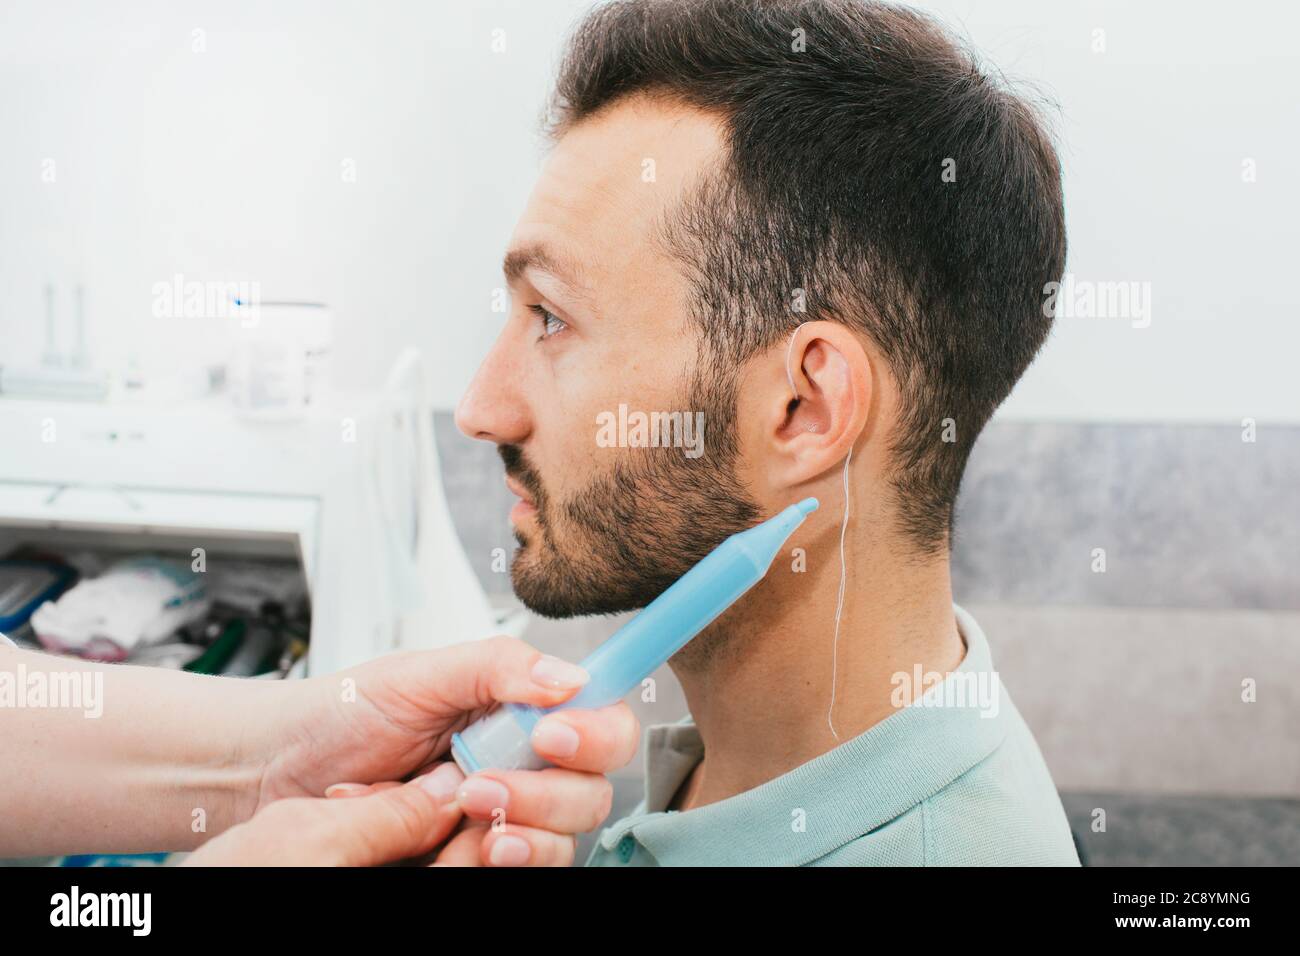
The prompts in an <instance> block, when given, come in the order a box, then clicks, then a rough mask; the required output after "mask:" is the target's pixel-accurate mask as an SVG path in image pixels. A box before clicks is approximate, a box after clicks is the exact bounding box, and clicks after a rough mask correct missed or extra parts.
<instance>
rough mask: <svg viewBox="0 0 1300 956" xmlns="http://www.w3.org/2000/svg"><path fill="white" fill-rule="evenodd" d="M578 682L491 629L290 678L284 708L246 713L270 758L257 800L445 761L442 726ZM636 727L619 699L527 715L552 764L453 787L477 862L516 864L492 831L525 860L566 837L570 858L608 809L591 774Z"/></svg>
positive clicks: (556, 849)
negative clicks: (473, 832)
mask: <svg viewBox="0 0 1300 956" xmlns="http://www.w3.org/2000/svg"><path fill="white" fill-rule="evenodd" d="M586 679H587V675H586V674H585V672H584V671H582V670H581V668H578V667H576V666H575V665H572V664H568V663H565V662H563V661H560V660H557V659H555V658H552V657H545V656H543V655H542V654H540V653H539V652H538V651H536V650H534V649H533V648H531V647H529V646H528V645H527V644H524V643H523V642H521V641H517V640H514V639H512V638H506V637H498V638H492V639H491V640H487V641H474V642H470V643H467V644H461V645H457V646H455V647H450V648H445V649H443V650H437V651H418V652H408V653H402V654H393V655H389V656H387V657H383V658H380V659H378V660H375V661H371V662H369V663H367V664H363V665H361V666H360V667H356V668H353V669H351V670H347V671H343V672H341V673H339V674H332V675H329V676H325V677H318V678H312V679H310V680H307V681H302V682H300V683H298V684H297V685H296V687H295V688H294V689H293V690H292V693H293V695H294V696H293V697H292V698H291V700H290V702H289V706H288V707H287V708H282V709H280V710H279V712H278V713H276V714H274V715H265V714H263V715H259V716H257V717H255V718H254V719H256V720H266V721H269V722H270V725H271V726H272V727H273V733H272V736H271V737H270V743H269V744H266V745H264V747H265V748H266V749H265V752H266V753H268V754H273V755H274V756H268V758H267V760H266V762H265V766H264V768H263V770H262V778H261V787H260V793H259V799H258V807H259V808H266V807H268V806H273V805H274V801H277V800H280V799H282V798H284V797H296V796H321V795H323V794H324V793H325V791H326V789H327V788H331V787H334V785H336V784H352V785H356V784H360V785H366V784H372V783H379V782H383V781H392V780H399V779H404V778H406V777H409V776H411V775H413V774H418V773H420V772H421V771H423V770H425V769H427V768H429V767H430V766H431V765H432V764H433V763H434V762H435V761H437V760H439V759H445V758H446V754H447V752H448V748H449V746H450V741H451V735H452V734H453V733H455V732H456V731H458V730H461V729H462V728H464V727H465V726H467V725H468V724H470V723H471V722H472V721H474V720H476V719H478V717H479V716H481V715H482V714H483V713H485V712H486V711H487V710H488V709H490V708H491V707H492V706H493V705H494V704H495V703H497V702H498V701H506V702H514V703H524V704H533V705H535V706H538V707H551V706H554V705H555V704H559V703H563V702H564V701H565V700H568V699H569V698H570V697H571V696H573V694H575V693H576V692H577V691H578V690H579V689H580V688H581V687H582V685H583V684H584V683H585V682H586ZM287 689H288V688H286V690H287ZM286 710H287V712H286ZM253 736H255V737H256V736H258V735H257V734H255V733H254V734H253ZM638 736H639V728H638V725H637V721H636V718H635V717H634V716H633V715H632V712H631V710H630V709H629V708H628V707H627V706H626V705H625V704H621V703H620V704H617V705H615V706H613V707H607V708H604V709H603V710H599V711H577V710H575V711H566V712H564V713H560V714H551V715H549V716H547V717H545V718H543V719H542V720H540V721H538V724H537V727H536V729H535V731H534V734H533V738H532V744H533V748H534V749H535V750H536V751H537V752H538V753H539V754H541V755H542V756H544V757H546V758H547V759H548V760H549V761H550V762H551V763H553V764H555V765H556V768H555V769H548V770H543V771H533V772H515V773H491V774H476V775H475V776H474V778H473V779H472V780H471V781H468V782H466V784H465V786H464V787H462V788H460V789H459V790H458V794H457V804H458V806H459V807H461V809H463V810H464V812H465V813H466V814H468V815H469V816H470V817H471V818H472V819H474V820H479V821H495V823H496V829H494V830H493V831H492V833H491V834H486V835H485V834H482V833H479V834H478V836H479V837H480V838H483V839H480V849H481V851H482V854H483V861H484V862H495V863H497V864H514V863H518V862H525V861H524V860H523V859H522V856H523V854H522V848H521V847H520V846H519V845H518V844H517V843H515V842H513V841H511V840H507V841H505V842H504V846H503V847H501V848H498V847H497V845H496V844H497V843H498V842H499V841H500V840H501V837H502V835H503V834H506V835H514V836H520V837H521V838H522V840H523V841H524V842H526V843H528V845H529V857H528V859H527V860H526V862H528V863H531V864H538V863H546V862H552V861H559V860H560V859H562V857H563V856H564V854H565V852H566V851H565V847H566V846H567V853H568V855H569V856H570V857H571V856H572V852H573V850H572V842H573V841H572V838H571V834H573V833H577V832H583V831H586V830H591V829H594V828H595V827H596V826H598V825H599V824H600V822H601V821H602V820H603V819H604V818H605V816H607V815H608V813H609V805H610V799H611V788H610V785H609V782H608V781H606V780H605V779H604V777H603V774H605V773H608V772H610V771H612V770H615V769H617V768H619V767H621V766H623V765H624V764H626V763H627V762H628V761H629V760H630V759H631V758H632V755H633V754H634V753H635V752H636V746H637V738H638ZM348 789H349V788H348V787H340V788H337V789H336V790H334V791H332V792H335V793H338V792H340V791H346V790H348ZM366 799H369V797H367V798H366ZM342 802H345V803H349V804H350V803H352V802H353V801H342ZM331 803H333V801H331ZM313 812H314V811H313ZM503 822H504V823H505V824H506V826H505V828H504V830H503V829H502V823H503ZM468 829H481V827H470V828H468ZM534 831H536V832H534ZM542 833H550V834H551V835H552V836H555V835H558V836H559V837H560V840H559V841H558V842H556V841H554V840H551V839H548V838H547V837H546V836H542V835H538V834H542ZM484 837H487V838H484ZM456 839H457V841H458V842H457V843H456V844H455V847H456V848H457V849H464V847H465V846H466V845H467V844H468V843H469V839H470V838H469V837H463V836H458V837H457V838H456ZM448 849H449V850H450V849H452V847H449V848H448ZM493 851H495V857H494V856H493ZM455 859H457V861H459V858H455Z"/></svg>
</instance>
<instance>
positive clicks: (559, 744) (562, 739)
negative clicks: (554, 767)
mask: <svg viewBox="0 0 1300 956" xmlns="http://www.w3.org/2000/svg"><path fill="white" fill-rule="evenodd" d="M580 742H581V741H579V740H578V732H577V731H576V730H574V729H573V728H572V727H570V726H569V725H568V724H566V723H565V722H564V721H562V720H560V719H559V718H558V717H543V718H542V719H541V720H539V721H538V722H537V726H536V727H534V728H533V749H534V750H537V751H539V752H541V753H547V754H550V755H551V756H552V757H572V756H573V755H574V754H576V753H577V752H578V744H579V743H580Z"/></svg>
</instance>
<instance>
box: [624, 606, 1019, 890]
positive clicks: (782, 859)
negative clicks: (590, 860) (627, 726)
mask: <svg viewBox="0 0 1300 956" xmlns="http://www.w3.org/2000/svg"><path fill="white" fill-rule="evenodd" d="M953 611H954V613H955V615H956V618H957V626H958V629H959V631H960V633H961V635H962V637H963V639H964V640H965V643H966V656H965V657H964V658H963V660H962V662H961V664H960V665H959V666H958V668H957V671H956V672H955V675H962V678H961V679H962V680H964V681H966V682H968V683H967V686H971V683H970V682H974V681H981V682H984V686H986V687H990V688H992V690H991V692H990V693H991V694H994V695H996V696H992V697H990V698H988V699H987V700H985V701H984V704H985V705H987V704H989V703H990V702H993V703H995V704H996V706H980V705H979V704H977V703H974V702H971V701H966V702H964V703H957V704H954V703H952V702H951V700H950V701H949V702H947V703H945V705H943V706H932V705H933V704H934V703H935V702H936V700H937V698H938V697H939V696H940V695H942V694H943V693H944V690H945V688H946V689H947V690H948V691H949V692H951V691H952V689H953V687H954V686H955V682H954V675H950V676H949V677H948V678H947V679H945V680H944V682H943V684H941V685H939V686H936V687H932V688H930V690H929V691H927V692H926V693H925V694H924V696H923V698H922V699H921V700H920V701H917V702H915V703H913V704H911V705H910V706H906V707H902V708H900V709H899V710H898V711H897V712H896V713H894V714H892V715H890V716H889V717H888V718H886V719H885V720H883V721H881V722H880V723H878V724H876V725H875V726H873V727H870V728H869V729H868V730H866V731H865V732H864V733H862V734H860V735H858V736H857V737H855V738H853V739H852V740H849V741H847V742H845V743H843V744H841V745H840V746H838V747H836V748H835V749H833V750H830V751H828V752H826V753H824V754H822V755H821V756H820V757H816V758H814V759H813V760H810V761H808V762H807V763H805V764H803V765H801V766H799V767H796V768H795V769H794V770H791V771H790V772H789V773H786V774H783V775H782V776H780V777H777V778H776V779H774V780H770V781H768V782H767V783H765V784H763V785H762V786H759V787H755V788H753V789H752V790H747V791H746V792H744V793H741V794H737V795H736V796H734V797H730V798H728V799H726V800H721V801H719V802H717V803H711V804H708V805H707V806H703V807H699V808H697V809H695V810H690V811H687V812H685V813H678V812H671V811H664V809H663V808H664V807H666V806H667V805H668V802H669V801H670V800H671V799H672V797H673V795H674V794H675V793H676V792H677V789H678V788H679V787H680V786H681V784H682V782H683V781H684V780H685V779H686V775H687V774H688V773H689V772H690V771H691V769H692V768H693V767H694V766H695V765H696V764H697V763H698V762H699V760H700V758H701V756H702V755H703V753H704V747H703V743H702V742H701V740H700V735H699V731H698V730H697V729H696V728H695V725H694V724H693V723H691V721H690V718H687V719H686V720H685V721H683V722H681V723H678V724H660V725H657V726H653V727H651V728H649V730H648V731H647V734H646V752H645V770H646V791H645V803H644V804H643V805H642V806H641V807H639V808H638V811H637V812H636V813H634V814H633V815H632V816H630V817H626V818H624V819H623V820H620V821H619V822H618V823H616V824H614V825H613V826H611V827H609V828H607V829H606V830H605V831H604V832H603V833H602V834H601V838H600V843H601V846H603V847H604V848H605V849H606V850H613V849H614V847H615V846H616V845H617V844H618V842H619V841H620V840H621V839H622V838H623V837H624V836H626V835H628V834H629V833H630V834H632V835H633V836H634V837H635V838H636V840H637V841H638V842H639V843H640V844H641V845H642V846H643V847H645V849H646V850H647V851H649V853H650V854H651V855H653V856H654V858H655V860H656V861H657V862H658V863H659V864H660V865H663V866H689V865H701V864H704V865H716V866H744V865H768V866H772V865H789V866H798V865H801V864H804V863H808V862H810V861H812V860H815V859H817V858H818V857H821V856H825V855H826V854H827V853H830V852H831V851H833V850H835V849H837V848H838V847H841V846H843V845H844V844H846V843H848V842H850V841H851V840H854V839H856V838H857V837H859V836H861V835H863V834H865V833H867V832H869V831H871V830H874V829H876V828H877V827H880V826H883V825H884V824H886V823H888V822H889V821H890V820H893V819H895V818H896V817H898V816H900V815H902V814H903V813H905V812H907V811H908V810H909V809H911V808H912V807H914V806H916V805H917V804H919V803H920V802H921V801H923V800H925V799H926V798H928V797H930V796H933V795H934V794H935V793H937V792H938V791H939V790H941V789H943V788H944V787H946V786H947V785H948V784H950V783H951V782H952V781H954V780H956V779H957V778H958V777H959V776H961V775H962V774H963V773H965V772H966V771H967V770H969V769H970V768H971V767H973V766H975V765H976V764H977V763H979V762H980V761H981V760H983V759H984V758H985V757H987V756H988V755H989V754H990V753H992V752H993V751H994V750H995V749H997V747H998V745H999V744H1001V742H1002V741H1003V739H1004V738H1005V737H1006V733H1007V721H1006V719H1005V717H1004V716H1003V715H1004V713H1005V712H1006V710H1007V709H1009V708H1010V707H1011V703H1010V701H1009V700H1008V699H1006V697H1005V695H1004V694H1002V692H1001V685H1000V682H999V681H998V679H997V674H996V672H995V671H994V670H993V662H992V657H991V655H990V653H989V647H988V643H987V641H986V640H985V637H984V634H983V632H982V631H981V629H980V627H979V625H978V624H977V623H976V622H975V619H974V618H973V617H971V616H970V615H969V614H968V613H966V611H965V610H963V609H962V608H960V607H958V606H956V605H953ZM800 814H802V817H800ZM800 819H802V821H803V826H802V827H799V826H797V825H796V824H797V823H798V822H799V820H800Z"/></svg>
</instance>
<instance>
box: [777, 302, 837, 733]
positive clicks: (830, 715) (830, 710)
mask: <svg viewBox="0 0 1300 956" xmlns="http://www.w3.org/2000/svg"><path fill="white" fill-rule="evenodd" d="M807 324H808V323H807V322H800V323H799V324H798V325H796V326H795V327H794V331H793V332H791V333H790V343H789V344H788V345H787V346H786V348H785V377H786V379H787V381H789V383H790V394H791V395H793V396H794V399H793V400H794V401H796V402H798V401H800V398H799V389H798V388H797V387H796V386H795V383H794V371H793V370H792V369H791V367H790V357H791V356H792V355H793V354H794V340H795V338H796V337H797V336H798V335H799V330H800V329H802V328H803V327H804V326H805V325H807ZM852 463H853V446H852V445H850V446H849V453H848V455H847V456H846V457H845V459H844V518H843V520H842V521H841V522H840V590H839V594H838V595H837V596H836V598H835V636H834V637H833V638H831V702H830V705H829V706H828V707H827V708H826V726H827V727H829V728H830V730H831V736H832V737H834V738H835V739H836V740H839V739H840V735H839V733H838V732H837V731H836V730H835V689H836V687H837V685H838V684H839V664H840V620H841V618H843V616H844V590H845V584H846V582H847V579H848V561H847V559H846V558H845V556H844V536H845V534H846V533H847V532H848V529H849V465H850V464H852Z"/></svg>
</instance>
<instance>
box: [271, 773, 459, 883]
mask: <svg viewBox="0 0 1300 956" xmlns="http://www.w3.org/2000/svg"><path fill="white" fill-rule="evenodd" d="M463 780H464V775H463V774H461V772H460V770H459V768H457V766H456V765H455V764H454V763H444V764H440V765H438V766H437V767H436V768H435V769H434V770H433V771H432V772H430V773H427V774H425V775H424V776H422V777H417V778H416V779H414V780H412V781H411V782H410V783H406V784H402V785H401V786H397V787H387V788H376V790H375V791H374V792H372V793H368V794H365V795H363V796H359V797H355V798H351V799H342V800H340V799H334V800H326V801H322V802H321V803H320V806H321V807H323V808H324V809H326V810H327V811H328V813H326V814H325V822H324V826H325V827H326V828H327V829H328V830H329V833H323V834H320V836H321V838H322V839H332V840H335V841H337V846H338V851H339V853H340V855H341V857H342V859H341V861H340V862H341V864H342V865H344V866H375V865H378V864H381V863H392V862H394V861H396V860H405V859H409V858H411V857H416V856H422V855H423V854H426V853H428V852H430V851H431V850H433V849H434V848H435V847H436V846H438V845H439V844H440V843H442V841H444V840H445V839H447V837H448V836H450V835H451V832H452V830H454V829H455V827H456V824H457V823H459V822H460V820H461V810H460V806H459V804H458V803H457V802H456V790H457V788H458V787H459V785H460V784H461V783H462V782H463ZM273 806H274V804H273Z"/></svg>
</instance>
